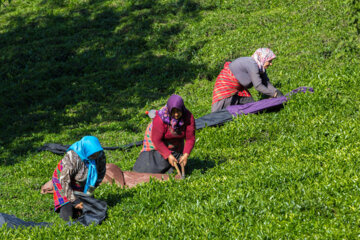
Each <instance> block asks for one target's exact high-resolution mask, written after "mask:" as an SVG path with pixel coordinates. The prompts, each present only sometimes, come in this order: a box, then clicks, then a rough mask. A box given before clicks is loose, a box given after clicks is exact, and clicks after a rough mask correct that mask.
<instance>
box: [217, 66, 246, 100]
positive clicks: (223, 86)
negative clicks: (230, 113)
mask: <svg viewBox="0 0 360 240" xmlns="http://www.w3.org/2000/svg"><path fill="white" fill-rule="evenodd" d="M230 63H231V62H226V63H225V65H224V68H223V70H221V72H220V74H219V76H218V77H217V78H216V82H215V87H214V91H213V99H212V104H214V103H216V102H218V101H220V100H222V99H225V98H228V97H231V96H233V95H235V94H238V95H239V96H240V97H251V94H250V92H249V91H248V90H247V89H245V88H244V87H243V86H242V85H240V83H239V81H238V80H237V79H236V78H235V76H234V75H233V73H232V72H231V71H230V68H229V64H230Z"/></svg>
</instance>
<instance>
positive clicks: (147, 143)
mask: <svg viewBox="0 0 360 240" xmlns="http://www.w3.org/2000/svg"><path fill="white" fill-rule="evenodd" d="M152 126H153V123H152V122H151V123H150V124H149V125H148V126H147V128H146V131H145V136H144V141H143V148H142V150H141V152H147V151H151V150H155V146H154V144H153V142H152V141H151V130H152Z"/></svg>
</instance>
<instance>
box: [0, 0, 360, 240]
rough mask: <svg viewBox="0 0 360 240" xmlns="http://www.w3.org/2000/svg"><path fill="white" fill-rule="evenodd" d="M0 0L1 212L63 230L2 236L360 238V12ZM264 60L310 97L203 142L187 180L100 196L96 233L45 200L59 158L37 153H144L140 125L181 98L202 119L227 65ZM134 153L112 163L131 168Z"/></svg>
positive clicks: (260, 4)
mask: <svg viewBox="0 0 360 240" xmlns="http://www.w3.org/2000/svg"><path fill="white" fill-rule="evenodd" d="M0 2H3V3H1V7H0V212H1V213H6V214H12V215H15V216H17V217H19V218H21V219H23V220H26V221H35V222H43V221H45V222H50V223H52V224H53V225H52V226H51V227H48V228H38V227H36V228H18V229H9V228H6V227H3V228H2V229H1V231H0V239H144V238H145V239H357V238H359V237H360V179H359V172H360V141H359V139H360V131H359V129H360V122H359V117H360V112H359V106H360V84H359V76H360V59H359V47H360V38H359V33H360V25H359V24H360V23H359V18H360V1H359V0H297V1H293V0H291V1H290V0H272V1H260V0H239V1H236V0H12V1H11V2H10V3H9V2H8V1H0ZM260 47H269V48H271V49H272V50H273V51H274V53H275V54H276V55H277V58H276V59H275V60H274V61H273V66H271V67H270V68H269V69H268V75H269V78H270V80H271V82H272V83H273V84H274V85H275V86H276V87H277V88H279V89H281V90H282V92H284V93H287V92H289V91H291V90H293V89H295V88H297V87H299V86H308V87H313V88H314V93H312V94H311V93H299V94H297V95H295V96H294V97H293V98H292V99H291V100H290V101H289V102H288V103H287V104H286V105H285V107H284V108H283V109H282V110H281V111H279V112H273V113H263V114H258V115H247V116H242V117H239V118H236V119H234V121H232V122H230V123H226V124H225V125H224V126H221V127H209V128H205V129H202V130H199V131H197V132H196V145H195V148H194V150H193V152H192V154H191V156H190V158H189V163H188V166H187V177H186V179H184V180H182V181H175V180H170V181H168V182H157V181H151V182H150V183H146V184H142V185H140V186H137V187H136V188H132V189H122V188H120V187H117V186H116V185H101V186H100V187H99V188H97V189H96V191H95V197H97V198H99V199H102V200H104V201H106V202H107V203H108V207H109V209H108V218H107V219H106V220H105V221H104V222H103V223H102V224H101V225H99V226H89V227H83V226H81V225H79V226H71V227H69V226H67V225H66V224H65V223H64V222H63V221H62V220H61V219H60V218H59V216H58V214H55V213H54V212H53V199H52V195H50V194H48V195H41V194H40V187H41V186H42V184H44V183H45V182H46V181H48V180H49V179H50V177H51V175H52V173H53V171H54V168H55V167H56V165H57V163H58V162H59V161H60V160H61V156H58V155H55V154H52V153H50V152H38V151H37V148H39V147H40V146H42V145H43V144H45V143H50V142H56V143H63V144H71V143H73V142H75V141H77V140H79V139H81V137H83V136H85V135H93V136H96V137H98V138H99V139H100V142H101V143H102V145H103V146H120V145H123V144H127V143H131V142H135V141H139V140H142V139H143V134H144V131H145V128H146V126H147V124H148V123H149V118H148V117H146V116H145V114H144V112H145V111H146V110H150V109H159V108H161V107H162V106H163V105H164V104H165V103H166V101H167V98H168V97H169V96H170V95H171V94H174V93H176V94H179V95H181V96H182V97H183V98H184V101H185V105H186V107H187V108H188V109H189V110H190V111H191V112H192V113H193V114H194V116H195V118H199V117H201V116H203V115H205V114H208V113H210V109H211V98H212V89H213V86H214V83H215V79H216V77H217V75H218V73H219V72H220V71H221V69H222V67H223V65H224V63H225V62H226V61H231V60H233V59H235V58H237V57H240V56H250V55H252V54H253V52H254V51H255V50H256V49H257V48H260ZM251 93H252V94H253V96H254V98H255V99H257V100H259V99H261V98H262V96H260V95H259V94H258V93H257V92H256V91H255V90H254V89H251ZM139 152H140V147H135V148H132V149H130V150H129V151H120V150H119V151H106V156H107V161H108V162H109V163H115V164H116V165H118V166H119V167H120V168H122V169H123V170H131V169H132V166H133V164H134V163H135V161H136V158H137V156H138V155H139Z"/></svg>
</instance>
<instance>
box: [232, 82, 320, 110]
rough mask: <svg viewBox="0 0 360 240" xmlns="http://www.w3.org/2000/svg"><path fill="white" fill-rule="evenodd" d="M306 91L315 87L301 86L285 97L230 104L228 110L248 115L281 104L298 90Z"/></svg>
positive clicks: (311, 90)
mask: <svg viewBox="0 0 360 240" xmlns="http://www.w3.org/2000/svg"><path fill="white" fill-rule="evenodd" d="M306 91H310V92H314V90H313V88H309V87H299V88H297V89H294V90H293V91H291V92H290V93H288V94H286V95H285V96H283V97H279V98H269V99H264V100H260V101H257V102H253V103H247V104H244V105H232V106H228V107H227V108H226V110H228V111H229V113H231V114H232V115H234V116H237V115H241V114H245V115H246V114H249V113H258V112H261V111H263V110H266V109H271V108H274V107H277V106H281V105H282V104H283V103H285V102H286V101H288V100H289V99H290V97H291V95H292V94H295V93H298V92H306Z"/></svg>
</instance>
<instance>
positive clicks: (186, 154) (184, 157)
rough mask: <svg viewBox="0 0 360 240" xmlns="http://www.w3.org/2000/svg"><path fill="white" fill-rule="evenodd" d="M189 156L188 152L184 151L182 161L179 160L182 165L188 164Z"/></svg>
mask: <svg viewBox="0 0 360 240" xmlns="http://www.w3.org/2000/svg"><path fill="white" fill-rule="evenodd" d="M188 157H189V154H188V153H184V155H182V156H181V158H180V162H179V163H180V165H181V166H184V167H185V166H186V164H187V159H188Z"/></svg>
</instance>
